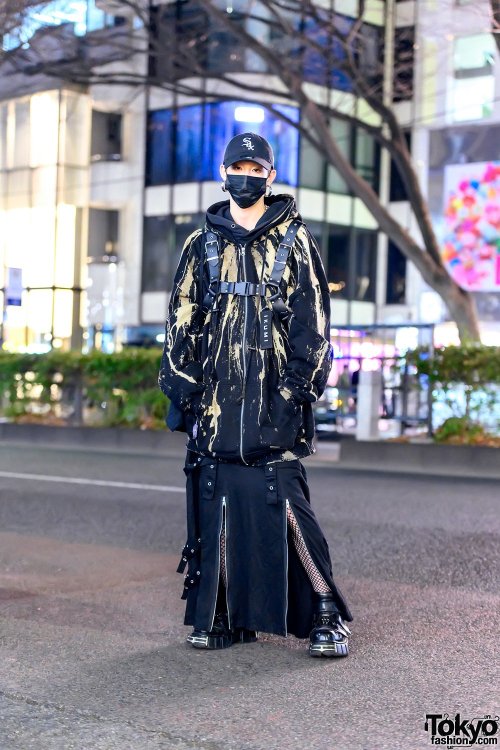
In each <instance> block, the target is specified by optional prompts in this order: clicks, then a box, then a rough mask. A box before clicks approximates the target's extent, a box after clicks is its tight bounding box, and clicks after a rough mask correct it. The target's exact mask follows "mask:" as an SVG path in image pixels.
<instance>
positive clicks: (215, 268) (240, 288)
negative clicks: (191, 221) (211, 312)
mask: <svg viewBox="0 0 500 750" xmlns="http://www.w3.org/2000/svg"><path fill="white" fill-rule="evenodd" d="M301 225H302V222H301V221H299V220H298V219H294V220H293V221H292V223H291V224H290V226H289V227H288V229H287V231H286V234H285V236H284V237H283V239H282V240H281V242H280V244H279V246H278V249H277V251H276V256H275V259H274V265H273V269H272V271H271V274H270V276H269V281H266V282H264V283H263V284H254V283H252V282H250V281H220V280H219V242H218V238H217V235H216V234H215V232H212V231H207V232H206V233H205V237H206V241H205V259H206V261H207V263H208V273H209V285H208V292H207V294H206V295H205V298H204V300H203V303H202V309H203V312H204V313H205V314H206V313H207V312H208V309H209V307H210V305H211V304H212V302H215V299H216V297H217V295H218V294H238V295H242V296H244V297H251V296H254V295H257V294H260V295H261V296H262V297H265V295H266V289H268V288H270V289H271V291H272V293H271V295H270V297H268V299H269V301H270V302H271V304H272V306H273V311H274V312H275V313H277V315H279V316H280V318H286V317H288V316H289V315H290V314H291V310H290V309H289V308H288V307H287V306H286V305H285V303H284V301H283V299H282V297H281V290H280V282H281V279H282V276H283V272H284V270H285V267H286V264H287V261H288V256H289V254H290V251H291V249H292V248H293V243H294V242H295V238H296V237H297V232H298V231H299V229H300V227H301ZM273 290H274V291H273Z"/></svg>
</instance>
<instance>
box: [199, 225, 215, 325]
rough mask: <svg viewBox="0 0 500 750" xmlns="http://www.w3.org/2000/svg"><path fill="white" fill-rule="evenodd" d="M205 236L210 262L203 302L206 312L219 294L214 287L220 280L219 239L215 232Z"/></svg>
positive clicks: (206, 254)
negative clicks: (206, 289)
mask: <svg viewBox="0 0 500 750" xmlns="http://www.w3.org/2000/svg"><path fill="white" fill-rule="evenodd" d="M205 237H206V240H205V259H206V261H207V264H208V274H209V283H208V292H207V294H206V295H205V298H204V300H203V302H202V309H203V312H204V313H205V314H206V313H207V312H208V308H209V307H210V305H211V303H212V302H213V301H214V300H215V298H216V296H217V291H216V289H214V287H215V285H216V284H217V282H218V281H219V241H218V239H217V235H216V234H215V232H211V231H208V232H206V234H205Z"/></svg>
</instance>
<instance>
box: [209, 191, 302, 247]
mask: <svg viewBox="0 0 500 750" xmlns="http://www.w3.org/2000/svg"><path fill="white" fill-rule="evenodd" d="M264 203H265V205H266V206H267V211H266V212H265V213H264V214H263V215H262V216H261V217H260V219H259V221H258V222H257V224H256V225H255V227H254V228H253V229H251V230H250V231H246V230H245V229H244V228H243V227H240V226H239V225H237V224H236V225H235V222H234V219H233V218H232V217H231V214H230V212H229V201H228V200H227V201H220V202H219V203H214V204H213V205H212V206H210V208H209V209H208V210H207V214H206V224H207V228H208V229H213V230H214V231H216V232H219V233H220V234H221V235H222V236H223V237H225V238H226V239H228V240H229V241H230V242H234V241H235V239H238V240H240V241H244V242H252V241H254V240H257V239H259V238H260V237H261V236H262V235H264V234H265V233H266V232H268V231H269V230H270V229H272V228H273V227H275V226H277V225H278V224H281V223H282V222H283V221H286V220H287V219H295V218H299V219H300V215H299V212H298V210H297V206H296V205H295V199H294V197H293V196H292V195H289V194H288V193H281V194H280V195H271V196H269V197H265V198H264Z"/></svg>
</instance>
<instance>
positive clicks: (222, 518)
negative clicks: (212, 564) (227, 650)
mask: <svg viewBox="0 0 500 750" xmlns="http://www.w3.org/2000/svg"><path fill="white" fill-rule="evenodd" d="M226 525H227V524H226V496H225V495H223V496H222V504H221V513H220V524H219V544H218V547H217V576H216V585H215V596H214V606H213V610H212V619H211V622H210V628H209V630H212V628H213V626H214V620H215V610H216V609H217V595H218V593H219V580H220V543H221V538H222V529H224V536H225V541H226V544H225V545H224V564H225V568H226V609H227V619H228V624H229V627H231V620H230V614H229V604H228V586H227V583H228V577H227V554H226V549H227V529H226Z"/></svg>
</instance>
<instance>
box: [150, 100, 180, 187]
mask: <svg viewBox="0 0 500 750" xmlns="http://www.w3.org/2000/svg"><path fill="white" fill-rule="evenodd" d="M173 139H174V126H173V118H172V110H171V109H160V110H156V111H154V112H150V113H149V115H148V125H147V143H146V185H166V184H168V183H171V182H172V181H173V175H174V170H173V154H174V140H173Z"/></svg>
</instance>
